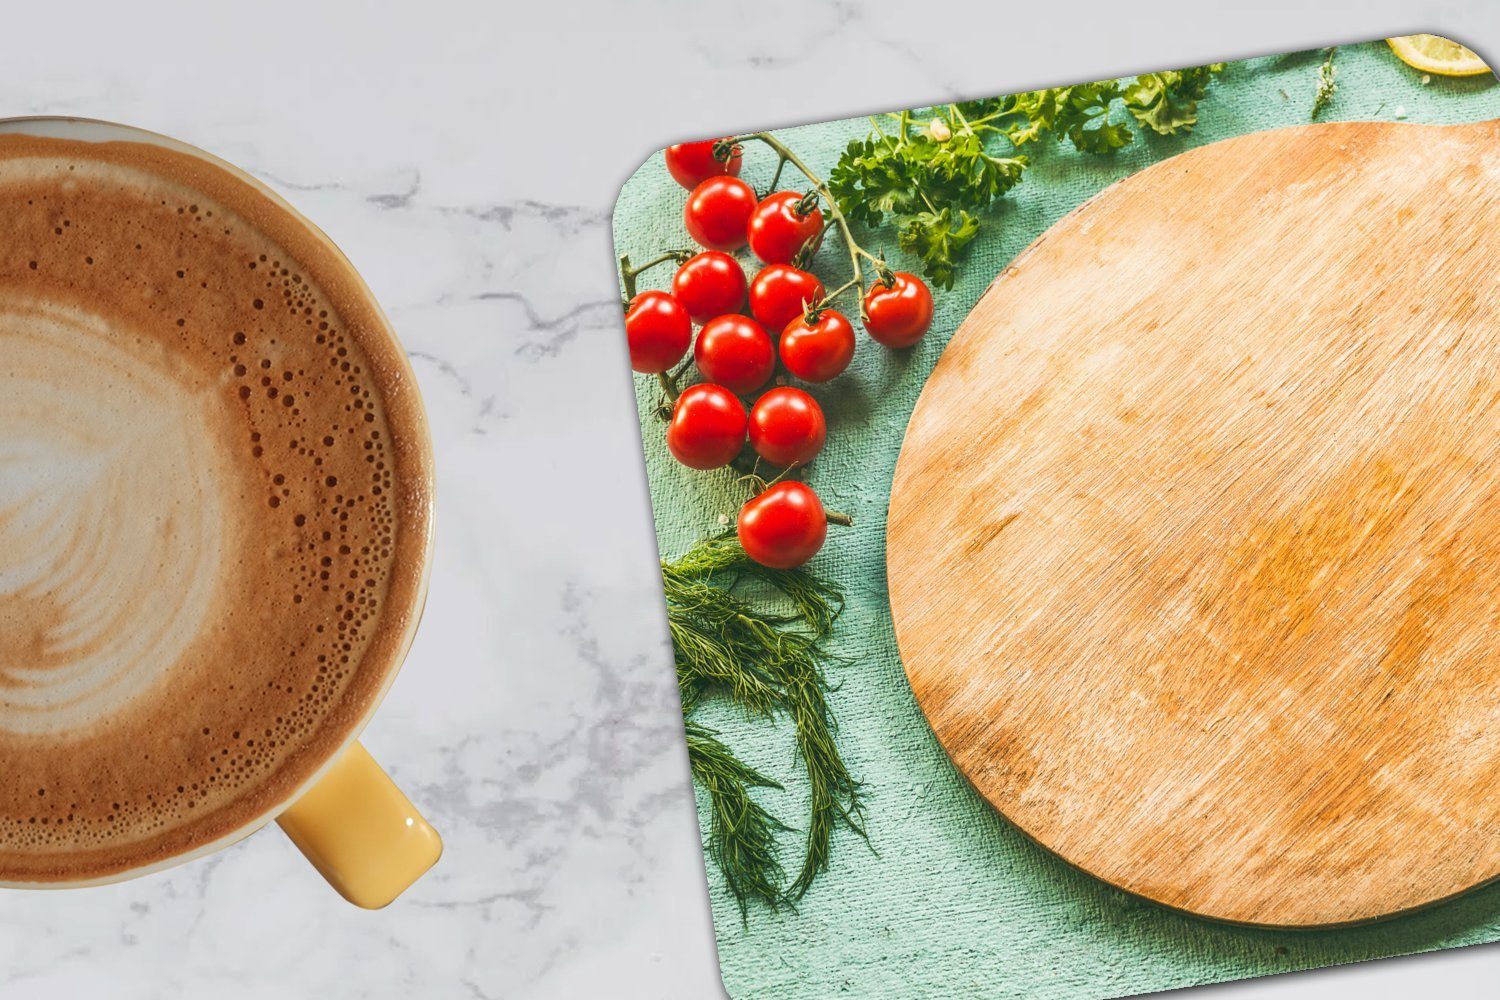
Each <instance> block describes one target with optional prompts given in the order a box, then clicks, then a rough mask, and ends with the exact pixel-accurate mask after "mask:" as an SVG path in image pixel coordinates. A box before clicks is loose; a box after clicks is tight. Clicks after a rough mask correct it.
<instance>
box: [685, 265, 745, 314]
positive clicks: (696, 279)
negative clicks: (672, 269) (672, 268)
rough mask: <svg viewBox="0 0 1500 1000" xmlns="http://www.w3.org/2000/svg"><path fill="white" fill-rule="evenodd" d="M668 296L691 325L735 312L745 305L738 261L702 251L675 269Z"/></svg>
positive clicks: (743, 275)
mask: <svg viewBox="0 0 1500 1000" xmlns="http://www.w3.org/2000/svg"><path fill="white" fill-rule="evenodd" d="M672 294H673V295H675V296H677V301H678V302H681V303H682V304H683V305H684V306H686V307H687V311H688V315H689V316H691V317H693V322H694V323H707V322H708V321H709V320H711V319H713V318H714V317H715V316H722V315H724V314H725V313H732V312H739V311H740V307H741V306H743V305H744V304H745V272H744V271H743V270H741V269H740V265H739V261H737V260H735V259H734V258H733V257H731V256H729V255H728V254H727V253H723V252H721V251H719V250H705V251H703V252H702V253H700V254H698V255H697V256H696V257H690V258H689V259H688V261H687V262H686V263H685V264H683V265H682V266H681V267H679V268H678V269H677V273H676V274H675V275H673V276H672Z"/></svg>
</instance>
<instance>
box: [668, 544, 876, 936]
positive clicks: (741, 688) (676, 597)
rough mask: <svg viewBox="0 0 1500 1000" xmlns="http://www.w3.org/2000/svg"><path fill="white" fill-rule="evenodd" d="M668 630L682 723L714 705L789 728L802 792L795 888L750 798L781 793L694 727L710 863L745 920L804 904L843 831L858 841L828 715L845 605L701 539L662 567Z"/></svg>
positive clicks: (850, 779) (803, 574) (808, 583)
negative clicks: (753, 905)
mask: <svg viewBox="0 0 1500 1000" xmlns="http://www.w3.org/2000/svg"><path fill="white" fill-rule="evenodd" d="M662 580H663V585H664V588H665V592H666V598H667V619H668V625H669V628H670V630H671V635H672V646H673V649H674V651H675V653H676V660H677V684H678V689H679V690H680V691H681V693H682V708H683V713H684V715H691V713H692V712H693V710H694V709H695V708H697V707H698V706H699V705H700V704H702V703H703V701H704V700H705V699H707V698H709V697H711V696H713V695H715V694H719V695H722V696H725V697H728V698H729V699H730V700H731V701H732V702H733V703H735V704H736V705H738V706H740V707H741V708H742V709H744V710H745V711H746V712H747V713H748V714H750V715H751V716H754V717H762V718H769V719H776V718H789V719H790V720H791V722H792V726H793V729H794V732H795V742H796V746H797V755H798V757H799V758H800V759H801V761H802V765H803V770H804V773H805V776H806V779H807V783H808V792H809V815H808V823H807V829H806V835H805V844H804V855H803V861H802V865H801V868H800V869H799V870H798V873H797V876H796V877H795V878H794V879H793V880H792V882H791V885H790V886H786V885H785V881H786V878H785V871H784V869H783V868H782V865H781V862H780V859H779V853H778V851H777V834H779V833H785V832H790V831H791V830H792V827H789V826H787V825H785V824H783V823H782V822H781V820H779V819H777V818H776V817H775V816H774V815H772V814H771V813H770V811H768V810H767V809H765V808H764V807H763V806H761V805H760V804H759V803H757V802H756V801H755V799H754V798H753V796H752V795H751V791H752V790H755V789H773V790H780V789H781V788H782V786H781V785H780V784H778V783H776V782H774V781H772V780H771V779H769V778H767V777H766V776H764V775H762V774H761V773H760V772H758V771H756V770H755V769H754V768H751V767H749V766H748V765H746V764H744V763H742V762H741V761H740V760H739V759H738V758H736V757H735V756H734V754H733V752H732V751H730V750H729V748H728V747H727V746H725V745H724V744H723V743H722V742H721V741H720V740H719V739H718V734H717V733H714V732H712V731H710V730H707V729H704V728H703V727H701V726H699V725H697V724H696V723H693V722H691V721H689V722H688V723H687V726H688V750H689V755H690V758H691V759H692V762H693V777H694V778H695V780H697V782H698V784H699V785H700V786H701V787H702V788H703V789H704V790H705V791H706V792H707V793H708V796H709V800H710V805H711V809H712V815H713V820H712V823H711V825H710V830H709V837H708V844H707V848H708V853H709V856H710V858H712V859H713V861H714V863H715V864H716V865H717V866H718V867H719V870H720V871H721V872H722V873H723V875H724V882H725V885H726V886H727V887H728V888H729V891H730V892H731V893H732V894H733V895H734V898H735V901H736V902H737V903H738V904H739V906H740V911H741V915H742V916H744V915H745V914H746V913H747V906H748V903H749V900H751V899H752V898H754V899H760V900H762V901H764V902H766V903H768V904H769V905H771V906H772V907H773V908H774V907H776V906H780V905H782V904H784V903H790V902H793V901H795V900H797V899H800V898H802V896H803V895H804V894H805V893H806V892H807V890H808V888H809V887H810V886H811V885H812V883H813V880H814V879H815V878H816V877H817V875H818V874H819V873H820V872H822V871H824V870H826V869H827V867H828V861H829V845H830V843H831V840H832V834H833V830H834V828H835V827H836V826H838V825H839V824H840V823H842V824H844V825H845V826H847V827H848V828H849V829H851V830H853V831H854V832H856V833H858V834H859V835H860V836H861V837H864V836H865V824H864V804H863V801H862V800H861V794H860V783H859V781H858V780H856V779H855V778H854V776H853V774H852V773H851V772H850V771H849V768H848V766H847V765H846V764H845V762H844V759H843V756H842V754H841V753H840V752H839V748H838V745H837V742H836V740H835V736H836V734H837V731H838V726H837V723H836V721H835V719H834V716H833V712H832V710H831V708H830V706H829V704H828V693H829V691H830V685H829V682H828V677H827V673H826V670H825V667H826V665H828V664H831V663H833V662H835V658H834V657H833V656H832V655H830V654H829V653H827V652H826V651H825V650H824V648H823V643H824V640H825V639H826V638H827V636H828V633H829V632H830V630H831V629H832V628H833V623H834V620H835V619H836V618H837V617H838V614H839V612H840V611H841V610H842V608H843V595H842V594H841V593H840V592H839V590H838V588H837V587H835V586H834V585H833V584H831V583H829V582H828V581H827V580H824V579H822V578H821V577H818V576H815V575H814V574H812V573H809V572H808V571H806V570H802V569H794V570H777V569H768V568H766V567H764V566H761V565H759V564H757V563H754V562H752V561H751V560H750V559H749V557H748V556H746V555H745V551H744V549H742V548H741V547H740V544H739V541H738V540H737V539H736V538H735V537H734V536H733V535H722V536H718V537H715V538H707V539H704V540H703V541H701V542H699V543H698V544H697V545H695V546H694V547H693V548H692V549H690V550H689V551H688V552H687V553H685V554H684V555H683V556H682V557H681V558H679V559H677V560H675V561H671V562H667V561H663V563H662Z"/></svg>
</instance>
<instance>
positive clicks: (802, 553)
mask: <svg viewBox="0 0 1500 1000" xmlns="http://www.w3.org/2000/svg"><path fill="white" fill-rule="evenodd" d="M738 530H739V536H740V545H742V546H743V547H744V549H745V554H746V555H747V556H749V557H750V558H751V559H754V560H755V561H756V562H758V563H760V564H761V565H762V566H770V567H771V568H772V569H794V568H796V567H798V566H801V565H802V564H803V563H805V562H807V561H808V560H809V559H811V558H812V557H813V556H815V555H817V554H818V550H819V549H821V548H822V547H823V539H824V538H826V537H827V536H828V518H827V515H826V514H825V513H824V511H823V501H821V500H819V499H818V495H817V494H816V493H814V492H813V491H812V488H811V487H809V486H807V485H806V484H804V483H799V482H797V481H796V480H788V481H787V482H784V483H777V484H776V485H775V486H772V487H771V488H770V489H768V490H766V491H765V492H764V493H761V494H760V495H759V496H754V497H751V498H750V499H749V500H747V501H745V506H743V507H741V508H740V516H739V524H738Z"/></svg>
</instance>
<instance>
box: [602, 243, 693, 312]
mask: <svg viewBox="0 0 1500 1000" xmlns="http://www.w3.org/2000/svg"><path fill="white" fill-rule="evenodd" d="M691 256H693V251H691V250H668V251H667V252H666V253H664V254H661V255H660V256H658V257H653V258H651V259H650V260H648V261H646V263H644V264H639V265H636V266H634V267H632V266H631V264H630V255H629V254H624V253H622V254H620V281H621V283H622V284H623V285H624V286H625V300H626V302H627V304H628V303H629V300H631V299H633V298H635V292H636V279H637V278H639V277H640V276H641V275H642V274H644V273H645V272H646V271H649V270H651V269H652V268H653V267H656V266H657V265H658V264H665V263H666V262H667V261H669V260H670V261H675V262H676V263H678V264H683V263H686V262H687V260H688V258H689V257H691Z"/></svg>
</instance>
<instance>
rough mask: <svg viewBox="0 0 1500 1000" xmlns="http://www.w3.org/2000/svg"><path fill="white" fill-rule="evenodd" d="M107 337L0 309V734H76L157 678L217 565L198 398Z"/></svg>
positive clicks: (171, 660)
mask: <svg viewBox="0 0 1500 1000" xmlns="http://www.w3.org/2000/svg"><path fill="white" fill-rule="evenodd" d="M120 339H121V338H120V337H119V336H118V331H115V330H113V329H112V328H111V327H110V325H109V324H107V323H105V322H104V321H103V320H102V319H100V318H99V317H97V316H93V315H89V314H87V313H83V312H80V311H78V310H68V309H62V308H53V307H48V306H46V305H43V304H41V303H36V304H33V305H31V306H27V305H25V304H23V303H19V302H9V303H4V304H3V305H0V351H3V357H4V359H5V360H4V364H3V366H0V427H3V428H4V433H3V437H0V447H3V450H0V609H3V610H0V621H4V622H5V624H6V627H5V630H4V631H3V632H0V731H7V732H14V733H66V732H68V731H69V730H72V729H77V728H79V727H87V726H88V725H90V724H91V723H93V722H94V720H96V719H98V718H101V717H105V716H107V715H108V714H110V713H111V712H113V711H115V710H116V709H118V708H120V707H121V706H122V705H124V704H125V703H126V702H128V701H129V700H130V699H132V698H135V697H137V696H139V695H141V694H142V693H144V692H148V691H149V690H150V688H151V687H152V686H153V685H155V684H158V683H161V682H162V680H163V678H164V677H166V675H167V674H169V673H170V670H171V668H172V666H173V665H174V664H175V663H177V661H178V660H179V659H180V658H181V656H182V654H183V652H184V651H185V650H186V648H187V646H188V643H189V642H190V641H191V640H192V638H193V637H194V636H195V635H197V633H198V631H199V630H200V629H201V628H202V625H203V621H204V619H205V617H206V616H207V615H208V614H209V611H210V607H211V603H212V599H213V597H214V593H215V588H216V586H217V584H218V581H219V577H220V574H221V573H222V572H223V571H224V567H223V565H222V556H223V552H222V548H221V544H220V541H221V535H222V532H223V530H224V527H223V526H224V518H225V511H224V505H223V504H222V503H221V501H220V496H219V489H220V484H219V482H218V480H219V476H220V471H219V470H220V468H221V467H222V466H223V465H224V463H225V459H224V457H222V456H220V455H218V454H216V442H215V441H214V440H213V438H212V436H211V435H209V434H206V433H205V432H204V429H205V428H206V427H208V426H210V425H211V422H210V421H209V420H208V419H207V418H206V412H205V411H206V410H207V409H208V407H209V406H210V405H211V404H210V401H209V400H208V399H207V398H205V397H204V396H203V395H201V394H198V393H195V392H193V391H192V390H191V389H188V388H186V387H183V386H180V385H178V384H176V382H175V375H174V373H173V371H172V367H173V366H172V365H171V363H170V360H171V359H170V358H159V359H157V363H156V364H152V363H151V361H150V360H147V359H146V358H141V357H136V356H134V355H132V353H131V352H130V351H129V350H122V349H121V348H120ZM138 518H144V519H146V520H147V522H148V523H146V524H137V523H126V522H128V521H133V520H135V519H138Z"/></svg>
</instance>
